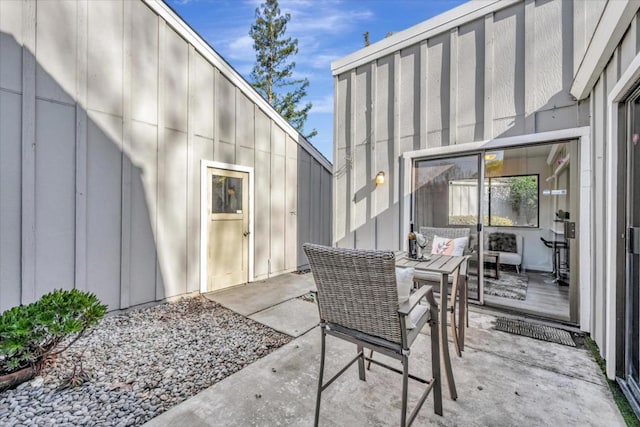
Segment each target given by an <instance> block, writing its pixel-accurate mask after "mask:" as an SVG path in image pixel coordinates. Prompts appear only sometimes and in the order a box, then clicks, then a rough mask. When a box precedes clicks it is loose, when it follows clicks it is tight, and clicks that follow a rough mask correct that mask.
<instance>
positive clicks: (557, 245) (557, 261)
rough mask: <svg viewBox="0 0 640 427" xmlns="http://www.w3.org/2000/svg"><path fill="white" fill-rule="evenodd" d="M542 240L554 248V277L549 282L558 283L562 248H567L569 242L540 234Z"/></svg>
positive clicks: (547, 245) (550, 247)
mask: <svg viewBox="0 0 640 427" xmlns="http://www.w3.org/2000/svg"><path fill="white" fill-rule="evenodd" d="M540 240H542V243H543V244H544V245H545V246H546V247H548V248H549V249H552V250H553V271H552V272H551V274H552V275H553V277H554V279H553V280H552V281H550V282H549V283H557V282H558V281H559V280H560V249H566V248H567V242H563V241H558V240H547V239H545V238H544V237H542V236H540Z"/></svg>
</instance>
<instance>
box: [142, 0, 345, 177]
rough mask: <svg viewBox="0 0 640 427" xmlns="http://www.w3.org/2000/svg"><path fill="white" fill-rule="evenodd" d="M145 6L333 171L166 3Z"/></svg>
mask: <svg viewBox="0 0 640 427" xmlns="http://www.w3.org/2000/svg"><path fill="white" fill-rule="evenodd" d="M142 1H144V2H145V4H146V5H147V6H149V7H150V8H151V10H153V11H154V12H155V13H157V14H158V15H159V16H160V17H161V18H162V19H164V20H165V21H166V22H167V24H169V25H170V26H171V28H173V29H174V30H175V31H176V32H177V33H178V34H180V36H182V37H183V38H184V39H185V40H186V41H187V43H190V44H191V45H192V46H193V47H194V48H195V50H196V51H198V53H200V54H201V55H202V56H203V57H204V58H205V59H206V60H207V61H209V62H210V63H211V64H212V65H213V66H214V67H216V68H217V69H218V70H219V71H220V72H221V73H222V74H223V75H224V76H225V77H227V78H228V79H229V80H230V81H231V83H233V84H234V85H235V86H236V87H237V88H238V89H240V90H241V91H242V93H244V94H245V95H246V96H247V97H248V98H249V99H250V100H251V101H252V102H254V103H255V104H256V105H257V106H258V107H259V108H260V109H262V111H264V112H265V113H266V114H267V116H269V118H270V119H271V120H273V121H274V122H276V123H277V124H278V126H280V127H281V128H282V129H283V130H284V131H285V132H286V133H288V134H289V136H291V138H293V139H294V140H295V141H296V142H297V143H298V144H299V145H300V146H301V147H302V148H304V149H305V150H306V151H307V152H308V153H309V154H311V156H312V157H313V158H314V159H316V160H317V161H318V163H320V164H321V165H322V166H323V167H324V168H325V169H326V170H328V171H329V172H332V171H333V166H332V164H331V162H330V161H329V160H328V159H327V158H326V157H324V156H323V155H322V153H320V151H318V149H317V148H316V147H314V146H313V145H312V144H311V143H310V142H309V141H307V140H306V139H305V138H304V137H303V136H302V135H301V134H300V133H299V132H298V131H297V130H296V129H295V128H294V127H293V126H291V124H289V122H287V121H286V120H285V119H284V118H283V117H282V116H281V115H280V114H278V112H277V111H276V110H274V109H273V107H272V106H271V105H270V104H269V103H268V102H267V101H266V100H265V99H264V98H263V97H262V96H260V94H258V92H256V90H255V89H254V88H253V86H251V85H250V84H249V83H248V82H247V81H246V80H245V79H244V78H243V77H242V76H241V75H240V74H239V73H238V72H237V71H236V70H234V69H233V67H232V66H231V65H229V63H228V62H227V61H225V60H224V59H223V58H222V57H221V56H220V55H219V54H218V53H217V52H216V51H215V50H213V48H212V47H211V46H209V44H207V42H206V41H204V40H203V39H202V37H200V36H199V35H198V34H197V33H196V32H195V31H194V30H193V29H192V28H191V27H190V26H189V25H188V24H187V23H186V22H184V21H183V20H182V19H181V18H180V17H179V16H178V15H177V14H176V13H175V12H174V11H173V10H172V9H171V8H170V7H169V6H168V5H167V4H165V3H164V2H163V1H162V0H142Z"/></svg>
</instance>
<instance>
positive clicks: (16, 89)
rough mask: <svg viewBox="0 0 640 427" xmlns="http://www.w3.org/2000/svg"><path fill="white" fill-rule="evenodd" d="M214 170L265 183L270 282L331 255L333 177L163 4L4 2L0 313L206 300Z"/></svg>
mask: <svg viewBox="0 0 640 427" xmlns="http://www.w3.org/2000/svg"><path fill="white" fill-rule="evenodd" d="M167 16H168V17H169V18H167ZM194 40H195V42H194ZM211 58H214V59H216V61H218V62H215V61H214V62H212V61H211ZM217 64H221V65H217ZM230 70H231V71H230ZM202 160H213V161H218V162H222V163H228V164H237V165H241V166H249V167H252V168H254V172H255V216H254V219H255V252H254V260H255V272H254V279H255V280H259V279H263V278H267V277H269V276H271V275H276V274H280V273H283V272H287V271H293V270H296V269H298V268H300V267H303V268H304V267H305V265H306V259H305V258H304V256H303V255H302V250H301V245H302V243H304V242H305V241H314V242H318V243H325V244H328V243H330V241H331V220H330V214H331V197H330V194H331V165H330V163H329V162H328V161H327V160H326V159H324V158H323V157H322V156H321V155H320V154H319V153H318V152H317V150H315V149H313V147H311V146H310V145H309V143H308V142H306V141H305V140H304V139H303V138H302V136H300V135H299V134H298V133H297V132H295V131H293V130H292V128H291V127H290V126H289V125H288V124H286V122H284V120H283V119H282V118H280V117H279V116H277V114H276V113H275V112H274V111H273V110H272V109H271V108H270V107H268V106H267V104H266V102H264V100H262V99H261V98H260V97H259V96H258V95H257V94H256V93H254V92H253V90H252V89H250V88H249V86H248V84H247V83H246V82H244V80H242V78H241V77H240V76H239V75H238V74H237V73H235V72H234V71H233V70H232V69H231V68H230V67H229V66H228V64H226V63H224V60H222V59H220V58H219V56H217V54H216V53H215V52H213V51H212V50H211V49H210V48H209V47H208V46H206V44H205V43H204V42H202V41H201V40H200V39H197V36H195V33H193V32H192V31H191V30H190V29H188V27H187V26H186V25H185V24H184V23H182V22H181V21H180V20H179V18H177V17H176V16H175V15H174V14H173V13H172V12H171V11H170V10H169V9H168V8H167V7H166V6H165V5H163V4H162V3H161V2H157V1H155V0H144V1H143V0H136V1H123V0H109V1H94V0H91V1H87V0H69V1H66V0H63V1H56V2H51V1H35V0H23V1H9V2H6V1H0V212H1V214H0V311H1V310H5V309H7V308H10V307H12V306H15V305H19V304H24V303H29V302H32V301H34V300H35V299H37V298H38V297H40V296H41V295H42V294H44V293H46V292H49V291H51V290H53V289H55V288H65V289H70V288H74V287H75V288H78V289H82V290H87V291H91V292H94V293H96V294H97V295H98V297H99V298H100V299H101V300H102V301H103V302H105V303H107V304H108V305H109V308H110V309H120V308H126V307H130V306H134V305H138V304H143V303H148V302H153V301H158V300H163V299H166V298H170V297H175V296H179V295H182V294H187V293H193V292H198V291H199V290H200V212H201V206H200V190H201V189H200V163H201V161H202Z"/></svg>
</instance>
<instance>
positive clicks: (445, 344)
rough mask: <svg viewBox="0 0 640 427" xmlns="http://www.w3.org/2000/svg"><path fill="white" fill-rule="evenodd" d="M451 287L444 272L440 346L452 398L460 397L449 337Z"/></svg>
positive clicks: (441, 296) (441, 292) (442, 278)
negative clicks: (454, 377)
mask: <svg viewBox="0 0 640 427" xmlns="http://www.w3.org/2000/svg"><path fill="white" fill-rule="evenodd" d="M448 288H449V275H448V274H446V273H443V274H442V275H441V277H440V346H441V347H442V359H443V362H444V370H445V373H446V375H447V382H448V383H449V394H450V395H451V399H452V400H457V399H458V393H457V392H456V384H455V382H454V380H453V371H452V370H451V358H450V356H449V340H448V339H447V337H448V334H447V314H448V310H447V299H448V295H447V291H448Z"/></svg>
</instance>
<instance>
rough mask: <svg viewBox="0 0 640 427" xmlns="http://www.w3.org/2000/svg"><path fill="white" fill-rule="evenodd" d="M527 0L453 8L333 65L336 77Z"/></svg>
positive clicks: (487, 0) (490, 0) (479, 0)
mask: <svg viewBox="0 0 640 427" xmlns="http://www.w3.org/2000/svg"><path fill="white" fill-rule="evenodd" d="M523 1H524V0H475V1H470V2H468V3H464V4H462V5H460V6H458V7H456V8H454V9H451V10H449V11H447V12H444V13H441V14H440V15H437V16H434V17H433V18H431V19H428V20H426V21H424V22H421V23H420V24H417V25H414V26H413V27H411V28H408V29H406V30H404V31H400V32H398V33H395V34H393V35H391V36H389V37H387V38H385V39H383V40H381V41H379V42H377V43H374V44H372V45H371V46H367V47H365V48H363V49H360V50H358V51H356V52H354V53H352V54H350V55H347V56H345V57H343V58H340V59H337V60H335V61H334V62H332V63H331V71H332V73H333V75H334V76H336V75H338V74H342V73H345V72H347V71H349V70H351V69H354V68H356V67H358V66H360V65H362V64H366V63H368V62H371V61H375V60H376V59H378V58H381V57H383V56H386V55H389V54H390V53H393V52H396V51H399V50H401V49H402V48H404V47H407V46H411V45H414V44H418V43H420V42H421V41H423V40H426V39H429V38H432V37H434V36H436V35H438V34H442V33H445V32H448V31H451V30H452V29H454V28H457V27H459V26H460V25H463V24H465V23H467V22H470V21H473V20H475V19H480V18H482V17H483V16H485V15H490V14H493V13H495V12H497V11H498V10H501V9H504V8H507V7H509V6H511V5H513V4H516V3H521V2H523Z"/></svg>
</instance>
